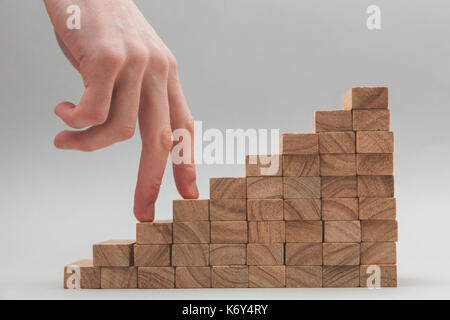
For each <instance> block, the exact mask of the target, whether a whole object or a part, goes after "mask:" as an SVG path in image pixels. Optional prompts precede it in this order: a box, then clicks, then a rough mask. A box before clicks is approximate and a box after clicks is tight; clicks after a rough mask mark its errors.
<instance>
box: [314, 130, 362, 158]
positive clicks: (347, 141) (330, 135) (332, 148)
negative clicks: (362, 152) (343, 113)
mask: <svg viewBox="0 0 450 320" xmlns="http://www.w3.org/2000/svg"><path fill="white" fill-rule="evenodd" d="M355 144H356V139H355V133H354V132H351V131H350V132H323V133H319V153H320V154H327V153H355V149H356V148H355Z"/></svg>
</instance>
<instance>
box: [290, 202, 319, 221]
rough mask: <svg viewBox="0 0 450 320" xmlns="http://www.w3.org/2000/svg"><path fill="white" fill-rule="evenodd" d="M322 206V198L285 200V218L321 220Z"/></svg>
mask: <svg viewBox="0 0 450 320" xmlns="http://www.w3.org/2000/svg"><path fill="white" fill-rule="evenodd" d="M321 216H322V206H321V202H320V199H286V200H284V220H286V221H290V220H320V219H321Z"/></svg>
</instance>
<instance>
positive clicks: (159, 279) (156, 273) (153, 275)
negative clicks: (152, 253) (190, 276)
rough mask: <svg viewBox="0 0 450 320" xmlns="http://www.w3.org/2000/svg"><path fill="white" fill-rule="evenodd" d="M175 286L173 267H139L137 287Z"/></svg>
mask: <svg viewBox="0 0 450 320" xmlns="http://www.w3.org/2000/svg"><path fill="white" fill-rule="evenodd" d="M174 287H175V268H173V267H139V268H138V288H139V289H171V288H174Z"/></svg>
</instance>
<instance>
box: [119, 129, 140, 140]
mask: <svg viewBox="0 0 450 320" xmlns="http://www.w3.org/2000/svg"><path fill="white" fill-rule="evenodd" d="M135 130H136V127H135V126H124V127H122V128H120V129H119V132H118V136H119V141H124V140H128V139H131V138H132V137H133V136H134V133H135Z"/></svg>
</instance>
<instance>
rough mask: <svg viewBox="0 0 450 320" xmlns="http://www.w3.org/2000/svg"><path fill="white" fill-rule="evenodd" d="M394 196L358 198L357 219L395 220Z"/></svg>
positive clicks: (395, 206)
mask: <svg viewBox="0 0 450 320" xmlns="http://www.w3.org/2000/svg"><path fill="white" fill-rule="evenodd" d="M396 212H397V205H396V200H395V198H359V219H361V220H395V217H396Z"/></svg>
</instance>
